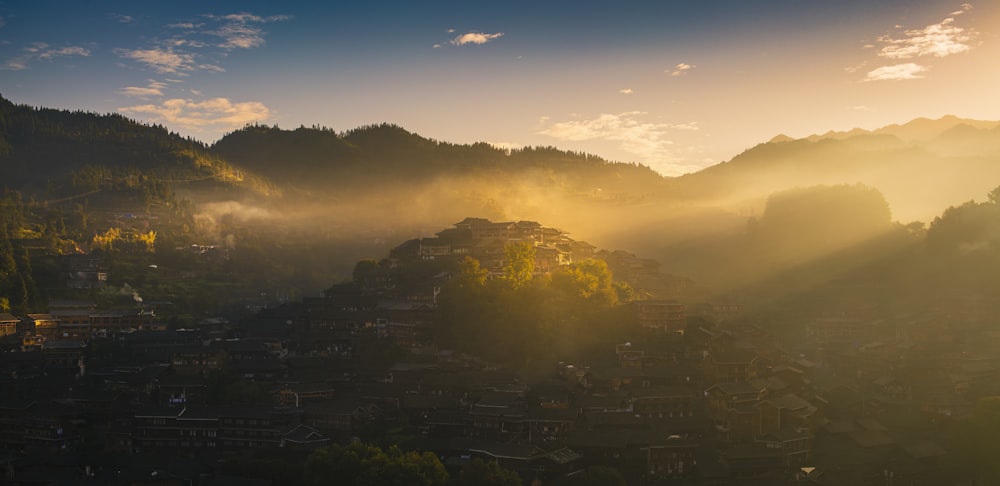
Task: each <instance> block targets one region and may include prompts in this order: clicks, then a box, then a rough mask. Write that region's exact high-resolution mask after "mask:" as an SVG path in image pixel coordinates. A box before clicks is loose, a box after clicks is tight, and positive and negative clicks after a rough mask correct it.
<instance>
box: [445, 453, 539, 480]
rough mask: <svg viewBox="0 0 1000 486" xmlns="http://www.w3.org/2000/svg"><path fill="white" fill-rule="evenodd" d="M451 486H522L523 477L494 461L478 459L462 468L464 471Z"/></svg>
mask: <svg viewBox="0 0 1000 486" xmlns="http://www.w3.org/2000/svg"><path fill="white" fill-rule="evenodd" d="M449 484H450V485H451V486H521V485H522V484H524V482H523V481H522V480H521V476H518V474H517V473H516V472H514V471H511V470H510V469H504V468H502V467H500V464H497V463H496V462H494V461H483V460H482V459H479V458H476V459H473V460H471V461H469V462H467V463H466V464H465V465H464V466H462V471H461V472H460V473H459V475H458V477H457V478H454V479H453V480H452V481H451V483H449Z"/></svg>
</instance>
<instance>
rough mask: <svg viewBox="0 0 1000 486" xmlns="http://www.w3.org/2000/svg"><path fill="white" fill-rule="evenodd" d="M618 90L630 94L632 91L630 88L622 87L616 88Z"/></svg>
mask: <svg viewBox="0 0 1000 486" xmlns="http://www.w3.org/2000/svg"><path fill="white" fill-rule="evenodd" d="M618 92H619V93H621V94H625V95H630V94H632V93H633V92H634V91H632V88H622V89H620V90H618Z"/></svg>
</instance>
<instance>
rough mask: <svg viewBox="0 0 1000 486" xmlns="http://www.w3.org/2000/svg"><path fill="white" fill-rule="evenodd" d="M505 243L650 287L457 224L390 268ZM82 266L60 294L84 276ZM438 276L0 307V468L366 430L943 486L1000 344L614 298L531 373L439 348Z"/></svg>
mask: <svg viewBox="0 0 1000 486" xmlns="http://www.w3.org/2000/svg"><path fill="white" fill-rule="evenodd" d="M511 241H519V242H523V241H528V242H531V244H532V245H533V246H534V248H535V250H536V253H535V264H534V269H535V272H537V273H540V274H543V273H545V272H549V271H551V270H553V269H555V268H558V267H559V266H560V265H567V264H570V263H572V262H574V261H581V260H585V259H589V258H601V257H603V258H605V259H613V258H617V259H618V260H619V261H618V265H617V266H616V268H619V269H623V270H620V271H622V272H633V273H635V274H636V275H637V276H638V277H643V278H649V276H648V275H646V274H647V273H649V272H650V264H649V263H648V262H644V261H643V260H642V259H639V258H637V257H634V256H629V255H627V254H625V255H623V254H621V253H616V254H613V253H608V252H599V251H596V248H595V247H593V246H592V245H589V244H587V243H585V242H581V241H574V240H572V239H570V238H569V237H568V236H567V235H566V234H565V233H563V232H561V231H559V230H556V229H554V228H546V227H544V226H542V225H541V224H539V223H536V222H529V221H518V222H498V223H494V222H491V221H489V220H486V219H482V218H467V219H465V220H463V221H461V222H459V223H456V224H455V225H454V226H453V227H452V228H448V229H445V230H443V231H440V232H438V233H437V234H436V235H435V236H434V237H425V238H417V239H413V240H410V241H407V242H404V243H402V244H400V245H399V246H397V247H396V248H394V249H393V251H392V252H391V254H390V255H389V257H388V260H389V261H390V262H392V261H394V260H398V261H402V260H407V259H409V260H421V261H432V260H449V259H458V258H465V257H473V258H475V259H477V260H478V261H479V262H480V264H481V266H482V268H483V269H485V270H486V271H487V272H489V275H490V277H491V278H495V277H497V276H498V275H499V274H500V273H501V272H502V269H503V265H504V261H503V258H504V251H503V248H504V245H505V244H507V243H509V242H511ZM623 259H624V260H623ZM85 263H86V262H85ZM91 266H94V265H91ZM95 272H96V270H95ZM78 273H79V272H77V273H73V274H70V275H69V276H68V277H67V280H68V281H67V285H87V283H86V282H90V284H93V285H98V284H99V282H100V281H101V279H100V278H99V277H98V276H96V275H95V276H93V277H92V278H91V277H80V276H79V275H78ZM616 277H618V275H616ZM622 277H625V275H623V276H622ZM449 278H451V276H450V275H448V274H438V275H434V276H433V277H432V278H430V279H426V280H421V281H407V282H399V281H394V280H393V278H392V276H391V274H390V273H388V272H378V271H373V272H368V273H366V274H365V275H363V278H360V279H359V280H358V281H356V282H352V283H344V284H338V285H334V286H333V287H331V288H330V289H329V290H328V291H326V292H325V293H324V295H322V296H317V297H306V298H303V299H302V300H301V301H294V302H287V303H283V304H281V305H277V306H274V307H269V308H263V309H260V310H259V311H258V312H256V313H255V314H253V315H251V316H248V317H246V318H243V319H241V320H239V321H231V320H229V319H226V318H221V317H219V318H206V319H202V320H201V321H200V322H198V325H197V326H196V327H193V328H170V327H169V326H167V325H165V324H164V323H163V322H162V321H160V320H158V319H157V316H156V311H155V308H154V307H155V306H154V305H152V304H151V303H144V302H141V301H136V302H135V303H134V306H131V307H128V308H116V309H98V308H97V306H96V305H95V304H94V302H90V301H87V300H72V301H69V300H64V301H51V302H49V305H48V312H47V313H38V314H36V313H31V314H27V315H12V314H9V313H2V314H0V335H2V343H3V345H4V352H3V353H2V354H0V368H2V369H0V390H2V401H0V454H2V455H3V462H2V464H3V466H2V467H4V468H5V471H4V475H5V477H6V478H7V479H9V480H11V481H13V482H14V483H16V484H29V483H30V484H54V483H56V482H59V481H73V480H81V479H86V480H93V481H95V482H104V483H115V484H233V483H225V482H224V481H227V480H228V481H241V484H255V483H252V482H248V481H251V480H256V481H259V482H260V484H269V483H268V482H267V481H265V480H263V479H261V478H259V477H251V476H247V475H245V474H246V471H244V472H243V474H244V475H241V474H240V472H239V471H235V472H234V471H228V470H223V469H221V468H220V467H219V464H220V463H224V462H225V461H226V460H227V458H233V457H238V458H249V459H251V460H258V461H264V460H275V459H281V460H285V461H288V462H289V463H293V464H294V463H296V461H299V462H301V461H303V460H304V458H305V457H306V456H308V454H309V453H310V452H311V451H314V450H316V449H318V448H322V447H326V446H328V445H330V444H346V443H350V442H352V441H362V442H371V443H377V444H393V445H398V446H399V447H401V448H404V449H405V450H418V451H429V452H433V453H434V454H435V455H436V456H437V457H438V458H439V459H440V460H441V462H442V464H444V465H445V467H446V468H448V469H449V470H450V471H457V470H458V469H460V468H461V467H462V465H463V464H464V463H466V462H468V461H470V460H472V459H476V458H478V459H482V460H486V461H493V462H497V463H498V464H499V465H501V466H502V467H503V468H506V469H510V470H513V471H515V472H517V473H518V474H519V475H520V476H521V478H522V479H523V480H524V484H567V483H566V482H567V481H568V480H570V479H571V478H572V477H573V476H574V475H575V474H579V473H580V471H583V470H585V469H586V468H588V467H592V466H606V467H610V468H613V469H615V470H617V471H619V472H620V473H621V474H622V476H623V477H624V478H626V479H627V481H628V483H629V484H639V485H643V484H649V485H652V484H720V485H721V484H879V485H881V484H941V483H942V481H945V478H946V476H945V475H946V474H947V472H946V471H947V468H946V467H945V465H946V463H947V461H948V459H949V447H951V445H952V444H953V435H954V434H953V432H954V430H955V428H956V427H957V426H958V424H960V423H961V422H962V421H963V420H964V419H966V418H967V417H968V416H969V415H970V414H971V413H972V412H973V409H974V407H975V405H976V401H977V400H978V399H979V398H981V397H985V396H990V395H995V394H998V393H1000V389H998V387H997V383H998V381H997V377H998V376H1000V361H998V358H1000V356H998V354H997V352H996V349H1000V348H998V347H997V346H996V345H997V344H998V341H1000V333H997V332H995V331H993V332H990V331H987V330H986V329H985V326H983V324H984V323H985V321H986V316H985V315H984V314H983V312H982V311H981V306H980V305H979V303H978V302H977V301H976V300H975V299H952V300H947V301H942V302H936V303H933V305H932V304H928V306H927V307H925V308H918V307H915V308H914V309H913V310H912V312H909V313H898V312H892V313H890V312H887V311H884V310H882V309H880V308H879V307H878V306H877V305H875V304H877V303H872V304H873V305H870V306H865V307H859V308H852V309H843V310H842V312H841V313H840V314H838V315H815V314H813V315H810V314H809V313H808V312H802V311H786V312H785V314H783V315H782V316H783V317H782V318H783V319H784V320H785V321H788V320H791V321H793V322H794V325H793V326H788V325H785V326H773V325H771V323H770V322H768V320H767V319H766V318H761V317H759V316H749V315H748V314H747V313H746V312H745V306H746V304H747V303H745V302H734V301H732V300H726V301H717V302H716V301H707V302H703V301H699V302H688V301H683V300H680V299H671V298H658V299H638V300H635V301H633V302H629V303H625V304H623V305H625V306H628V311H629V313H630V314H629V315H631V316H632V319H633V321H634V322H633V323H632V326H633V327H632V329H633V330H634V336H633V337H632V338H631V339H629V340H627V341H624V342H607V343H606V346H605V347H604V353H603V355H600V356H593V359H592V360H589V361H585V362H572V363H570V362H562V361H558V360H556V359H549V357H546V356H537V357H535V358H534V359H533V362H534V363H542V364H540V365H538V366H535V367H533V368H530V369H526V368H514V367H506V366H501V365H498V364H497V363H491V362H488V361H486V360H484V359H482V358H481V357H478V356H474V355H470V354H468V353H462V352H458V351H455V350H453V349H447V348H443V347H441V346H439V345H438V343H437V342H436V339H435V337H436V335H435V331H436V322H435V311H436V305H437V299H438V297H439V293H440V292H441V288H442V286H443V285H445V283H446V282H447V280H448V279H449ZM81 282H84V283H81ZM473 324H474V323H470V325H473ZM165 457H181V458H184V460H183V461H174V460H171V461H166V460H163V458H165ZM213 481H214V482H213Z"/></svg>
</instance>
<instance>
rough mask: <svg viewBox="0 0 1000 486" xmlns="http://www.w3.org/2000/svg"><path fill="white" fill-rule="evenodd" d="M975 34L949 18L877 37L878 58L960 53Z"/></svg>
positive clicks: (967, 46) (936, 55)
mask: <svg viewBox="0 0 1000 486" xmlns="http://www.w3.org/2000/svg"><path fill="white" fill-rule="evenodd" d="M970 8H971V6H970ZM960 12H964V10H963V11H960ZM953 15H954V13H953ZM975 35H976V32H975V31H973V30H966V29H964V28H962V27H958V26H956V25H955V18H954V17H948V18H946V19H944V20H942V21H941V22H938V23H936V24H931V25H928V26H927V27H924V28H922V29H911V30H905V31H903V32H902V33H901V34H897V35H895V36H894V35H891V34H886V35H883V36H881V37H879V38H878V42H879V43H880V44H881V46H882V48H881V49H880V50H879V52H878V55H879V56H880V57H884V58H886V59H896V60H902V59H913V58H917V57H923V56H933V57H945V56H950V55H953V54H960V53H963V52H966V51H968V50H970V49H972V46H971V45H970V41H971V40H972V39H973V37H974V36H975Z"/></svg>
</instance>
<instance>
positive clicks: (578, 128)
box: [538, 111, 698, 175]
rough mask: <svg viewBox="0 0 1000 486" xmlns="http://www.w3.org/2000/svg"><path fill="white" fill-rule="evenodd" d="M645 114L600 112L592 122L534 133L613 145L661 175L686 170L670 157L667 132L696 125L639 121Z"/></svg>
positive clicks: (575, 122)
mask: <svg viewBox="0 0 1000 486" xmlns="http://www.w3.org/2000/svg"><path fill="white" fill-rule="evenodd" d="M645 115H646V113H644V112H640V111H629V112H624V113H618V114H609V113H604V114H601V115H600V116H598V117H597V118H592V119H582V120H571V121H564V122H557V123H553V124H552V125H549V126H548V127H546V128H544V129H543V130H540V131H539V132H538V133H539V134H541V135H548V136H550V137H553V138H556V139H558V140H564V141H574V142H580V141H588V140H604V141H610V142H616V143H618V145H619V147H620V148H621V149H622V150H624V151H626V152H628V153H631V154H633V155H635V156H637V158H638V159H639V161H640V162H642V163H646V164H651V165H657V166H658V170H660V171H661V172H670V173H683V172H686V171H687V170H688V168H682V167H681V165H682V164H680V160H679V159H678V158H677V157H676V156H675V155H674V153H675V151H676V149H675V147H674V142H673V141H672V140H670V133H671V132H673V131H676V130H698V124H697V123H696V122H692V123H685V124H679V125H675V124H669V123H657V122H649V121H644V120H643V117H644V116H645ZM547 121H548V119H547V118H544V119H543V120H542V122H543V123H546V122H547ZM667 175H672V174H667Z"/></svg>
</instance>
